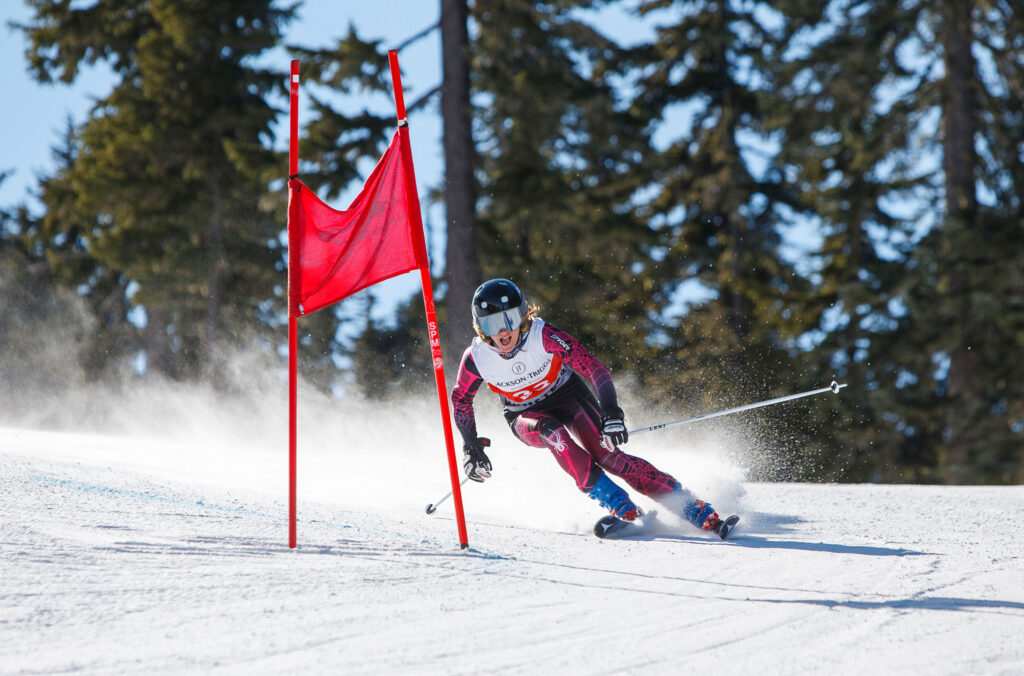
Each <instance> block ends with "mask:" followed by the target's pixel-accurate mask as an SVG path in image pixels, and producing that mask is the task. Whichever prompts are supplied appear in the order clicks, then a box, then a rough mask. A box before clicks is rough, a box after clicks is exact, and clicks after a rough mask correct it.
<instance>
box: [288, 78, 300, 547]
mask: <svg viewBox="0 0 1024 676" xmlns="http://www.w3.org/2000/svg"><path fill="white" fill-rule="evenodd" d="M290 86H291V89H290V98H291V106H290V129H291V133H290V140H289V146H288V180H289V181H290V180H292V179H294V178H295V177H296V176H297V175H298V173H299V62H298V61H292V71H291V85H290ZM290 211H291V210H290V209H289V212H290ZM297 240H298V237H297V236H296V234H295V233H294V232H293V231H292V227H291V223H289V224H288V547H289V548H291V549H295V548H296V547H297V546H298V536H297V534H296V526H295V522H296V520H297V518H298V516H297V509H296V496H295V490H296V476H297V472H298V462H297V441H298V439H297V434H296V428H297V425H298V423H297V420H296V418H297V417H298V408H299V407H298V351H299V326H298V324H299V320H298V308H297V304H298V302H297V299H296V297H295V295H293V294H295V293H297V289H296V287H295V284H294V281H295V279H294V275H295V274H296V271H297V270H298V264H299V247H298V241H297Z"/></svg>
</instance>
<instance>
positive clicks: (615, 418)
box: [601, 406, 629, 447]
mask: <svg viewBox="0 0 1024 676" xmlns="http://www.w3.org/2000/svg"><path fill="white" fill-rule="evenodd" d="M625 417H626V416H625V415H624V414H623V413H622V409H621V408H619V407H618V406H615V407H613V408H610V409H608V410H607V412H605V414H604V416H602V417H601V434H603V435H604V436H605V437H607V438H608V441H609V442H610V443H611V445H612V447H615V446H621V445H622V444H624V443H626V442H627V441H629V432H627V431H626V423H625V421H624V420H623V419H624V418H625Z"/></svg>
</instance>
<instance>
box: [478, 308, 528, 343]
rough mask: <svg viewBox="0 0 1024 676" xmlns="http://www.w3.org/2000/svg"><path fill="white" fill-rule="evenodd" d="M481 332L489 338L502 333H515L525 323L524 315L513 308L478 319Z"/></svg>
mask: <svg viewBox="0 0 1024 676" xmlns="http://www.w3.org/2000/svg"><path fill="white" fill-rule="evenodd" d="M476 322H477V324H479V325H480V330H481V331H483V332H484V333H485V334H487V335H488V336H496V335H498V334H499V333H501V332H502V331H515V330H516V329H518V328H519V325H520V324H522V323H523V314H522V312H520V310H519V308H517V307H516V308H512V309H511V310H505V311H504V312H498V313H496V314H493V315H487V316H486V317H477V318H476Z"/></svg>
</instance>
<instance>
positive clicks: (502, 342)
mask: <svg viewBox="0 0 1024 676" xmlns="http://www.w3.org/2000/svg"><path fill="white" fill-rule="evenodd" d="M537 315H538V308H537V307H535V306H533V305H528V304H527V302H526V300H525V299H524V298H523V294H522V292H521V291H520V290H519V288H518V287H517V286H516V285H515V284H513V283H512V282H511V281H509V280H507V279H492V280H490V281H487V282H484V283H483V284H481V285H480V287H479V288H477V290H476V292H475V293H474V294H473V326H474V328H475V329H476V332H477V336H478V337H477V338H474V339H473V342H472V344H471V345H470V346H469V348H467V349H466V352H465V354H463V357H462V364H461V366H460V368H459V375H458V381H457V383H456V385H455V388H454V389H453V390H452V405H453V409H454V413H455V424H456V426H457V427H458V428H459V432H461V433H462V438H463V441H464V442H465V443H464V445H463V452H464V454H465V456H464V464H463V468H464V470H465V472H466V476H467V477H468V478H469V479H472V480H473V481H478V482H482V481H484V480H485V479H487V478H489V477H490V476H491V462H490V459H489V458H488V457H487V454H486V453H485V452H484V447H485V446H487V445H489V443H490V442H489V441H488V440H487V439H484V438H480V437H478V436H477V429H476V417H475V415H474V412H473V398H474V397H475V396H476V393H477V392H478V391H479V390H480V386H481V385H483V384H484V383H487V385H488V387H490V389H491V390H493V391H494V392H496V393H497V394H498V396H499V397H500V399H501V403H502V406H503V407H504V410H505V419H506V420H507V421H508V424H509V426H510V427H511V428H512V432H513V434H515V436H516V437H517V438H518V439H519V440H520V441H522V442H523V443H524V444H526V445H528V446H535V447H539V448H547V449H548V450H550V451H551V453H552V454H553V455H554V456H555V459H556V460H557V461H558V464H559V465H560V466H561V467H562V469H563V470H565V471H566V472H567V473H568V474H569V475H570V476H571V477H572V478H573V479H574V480H575V482H576V485H577V486H578V487H579V489H580V490H581V491H583V492H584V493H585V494H587V495H588V496H590V497H591V498H593V499H594V500H596V501H597V502H598V503H600V504H601V506H602V507H604V508H605V509H607V510H609V511H610V512H611V514H612V516H614V517H616V518H617V519H618V520H620V521H624V522H632V521H635V520H636V519H637V518H638V517H640V516H641V515H642V514H643V512H642V511H641V510H640V509H639V508H638V507H637V506H636V505H635V504H634V503H633V501H632V499H630V497H629V494H628V493H627V492H626V491H625V490H624V489H623V488H621V487H620V486H619V485H617V484H616V483H615V482H614V481H612V480H611V479H610V478H609V477H608V474H613V475H615V476H617V477H619V478H621V479H622V480H623V481H625V482H626V483H627V484H628V485H629V486H630V487H632V488H633V489H634V490H636V491H638V492H640V493H642V494H643V495H646V496H648V497H650V498H652V499H654V500H655V501H657V502H659V503H661V504H663V505H665V506H666V507H667V508H669V509H672V511H674V512H676V513H679V514H681V515H682V516H683V518H685V519H686V520H687V521H689V522H690V523H692V524H693V525H695V526H697V527H698V528H702V529H704V530H707V531H713V532H715V533H717V534H718V535H719V536H720V537H722V538H723V539H724V538H725V537H726V536H727V534H728V532H729V529H730V528H731V527H732V525H733V524H734V523H735V522H736V521H737V520H738V518H736V517H730V518H729V519H727V520H722V519H721V518H719V516H718V514H717V513H716V512H715V510H714V509H712V507H711V505H709V504H708V503H706V502H704V501H703V500H699V499H697V498H696V497H695V496H694V495H693V494H692V493H691V492H690V491H688V490H686V489H685V488H683V486H682V484H680V483H679V482H678V481H676V479H675V478H673V477H672V476H670V475H669V474H666V473H665V472H662V471H661V470H659V469H658V468H656V467H655V466H654V465H652V464H651V463H649V462H647V461H646V460H644V459H643V458H638V457H635V456H632V455H628V454H626V453H624V452H622V450H621V449H620V448H619V446H621V445H622V444H625V443H626V442H627V441H628V438H629V435H628V432H627V431H626V425H625V422H624V415H623V412H622V409H621V408H619V406H618V399H617V396H616V393H615V385H614V384H613V383H612V378H611V375H610V374H609V373H608V369H607V368H605V366H604V364H602V363H601V362H600V361H598V360H597V359H595V358H594V357H593V356H591V354H590V353H589V352H588V351H587V350H586V348H584V347H583V345H581V344H580V343H579V341H577V340H576V339H575V338H573V337H572V336H571V335H569V334H568V333H566V332H564V331H561V330H559V329H557V328H555V327H554V326H552V325H550V324H547V323H545V322H544V320H542V319H541V318H540V317H538V316H537ZM580 375H583V376H585V377H586V378H587V380H589V381H590V384H591V385H592V386H593V388H594V390H596V392H597V398H595V397H594V394H593V393H592V392H591V391H590V389H588V388H587V385H586V384H585V383H584V381H583V378H581V377H580ZM599 402H600V403H599ZM602 522H603V523H606V524H608V525H614V524H615V519H609V517H605V519H602V520H601V521H599V522H598V524H597V525H596V526H595V533H596V534H597V535H598V536H600V537H603V536H604V530H603V528H604V527H602V525H601V524H602Z"/></svg>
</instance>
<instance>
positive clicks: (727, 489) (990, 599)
mask: <svg viewBox="0 0 1024 676" xmlns="http://www.w3.org/2000/svg"><path fill="white" fill-rule="evenodd" d="M414 419H416V417H415V416H414ZM300 429H302V428H301V427H300ZM354 429H355V428H354V427H348V428H346V430H347V433H338V434H327V435H324V438H315V435H305V436H303V435H301V434H300V453H299V524H298V538H299V547H298V548H297V549H295V550H290V549H289V548H288V530H287V467H288V464H287V444H286V443H284V444H282V443H280V441H281V440H280V439H278V438H274V439H271V440H265V443H259V442H258V441H244V442H243V441H240V440H236V442H235V443H234V445H232V443H231V442H229V441H228V440H227V439H224V438H208V439H206V440H205V441H204V442H195V441H189V442H186V441H175V440H171V439H169V438H167V437H164V438H162V439H161V440H159V441H154V440H152V439H147V438H145V437H144V436H139V435H125V436H99V435H90V434H82V433H75V434H72V433H57V432H40V431H29V430H25V429H17V428H6V429H0V464H2V471H0V520H2V557H0V597H2V606H0V673H2V674H42V673H47V674H51V673H65V672H78V673H85V674H140V673H146V674H162V673H180V674H199V673H202V674H252V673H267V674H292V673H294V674H310V673H324V674H484V673H487V674H617V673H635V674H696V673H701V674H716V673H720V674H755V673H758V674H760V673H767V674H802V673H806V674H817V673H838V674H870V673H905V674H1021V673H1024V638H1022V637H1024V526H1022V519H1021V518H1020V506H1021V504H1022V503H1024V487H1020V486H1013V487H932V486H880V485H808V484H768V483H755V482H748V481H745V480H744V479H743V478H742V471H740V470H738V469H737V468H735V467H732V466H730V463H729V462H727V461H726V460H724V459H722V457H721V456H720V455H716V454H715V453H714V452H713V451H700V450H699V449H687V450H684V449H680V448H672V447H671V444H667V443H665V442H658V443H657V444H656V443H655V437H654V435H650V437H649V438H646V439H645V438H641V437H639V436H638V437H637V438H635V439H634V440H632V441H631V443H630V444H629V446H628V450H630V451H632V452H634V453H636V454H639V455H644V456H645V457H647V458H648V459H650V460H652V461H654V462H655V463H656V464H658V465H659V466H661V467H663V468H665V469H666V470H668V471H671V472H673V473H674V474H675V475H676V476H677V477H679V478H680V479H682V480H683V481H684V482H685V483H686V484H687V485H688V486H689V487H690V488H692V489H693V490H694V491H695V492H696V493H698V494H699V495H701V496H703V497H705V498H707V499H708V500H710V501H711V502H712V503H713V504H714V505H715V506H716V508H718V510H719V512H722V513H737V514H740V515H741V516H742V521H741V522H740V526H739V528H738V530H737V531H736V533H735V538H734V539H732V540H730V541H726V542H722V541H719V540H717V539H714V538H712V537H708V536H706V535H705V534H703V533H701V532H699V531H697V530H695V529H692V528H689V527H687V526H686V525H685V524H680V523H674V522H672V520H671V518H666V520H665V522H664V524H663V525H662V527H661V528H660V530H659V531H657V532H655V533H653V534H650V535H647V536H644V537H643V538H641V539H635V540H618V541H608V540H598V539H597V538H595V537H593V535H591V534H590V529H591V526H592V524H593V522H594V520H596V519H597V518H598V517H599V516H601V511H600V509H599V507H598V506H597V505H596V503H593V502H591V501H590V500H588V499H586V498H585V497H584V496H582V495H581V494H579V493H578V492H577V491H576V490H575V488H574V486H573V485H572V482H571V481H570V480H569V479H568V478H567V477H566V476H565V475H563V474H561V472H560V470H558V468H557V466H556V465H555V463H554V461H553V460H552V459H551V458H550V456H547V455H546V454H545V453H544V452H542V451H539V450H536V449H528V448H525V447H522V446H520V445H518V444H517V443H516V442H515V441H514V440H513V439H512V438H511V436H510V435H509V434H508V433H507V430H505V431H503V432H502V434H501V435H499V434H498V432H501V430H497V431H495V435H494V436H495V445H494V447H493V448H492V450H491V451H490V453H491V459H492V460H493V461H494V465H495V470H494V477H493V478H492V479H491V480H490V481H489V482H488V483H486V484H483V485H476V484H468V485H466V487H465V488H464V502H465V508H466V513H467V517H468V528H469V544H470V547H469V549H467V550H465V551H463V550H460V548H459V543H458V534H457V529H456V524H455V519H454V513H453V509H452V501H451V500H447V501H445V502H444V503H443V504H442V505H441V506H440V507H439V508H438V510H437V512H436V513H435V514H433V515H432V516H428V515H426V514H425V511H424V507H425V506H426V504H428V503H431V502H434V501H437V500H439V499H440V498H441V497H442V496H443V495H444V493H445V492H446V491H447V490H449V489H450V483H449V480H448V469H447V462H446V456H445V453H444V450H443V444H440V445H439V444H438V443H437V442H436V440H435V439H430V438H429V437H430V436H431V434H432V433H425V432H424V430H422V429H419V427H418V426H417V425H416V424H410V425H395V426H394V427H393V428H392V429H384V430H382V429H377V430H376V431H375V432H373V431H364V432H360V433H359V434H361V435H362V436H359V435H358V434H356V433H355V432H354V431H353V430H354ZM375 435H376V436H375ZM396 435H397V437H401V438H400V439H398V441H397V442H396V441H395V439H394V437H396ZM243 436H244V435H243ZM434 436H435V437H436V435H434ZM239 439H241V436H240V437H239ZM382 439H383V440H384V442H382V441H381V440H382ZM415 439H419V440H420V443H415V442H414V441H413V440H415ZM645 506H647V507H650V506H651V505H649V504H645Z"/></svg>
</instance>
